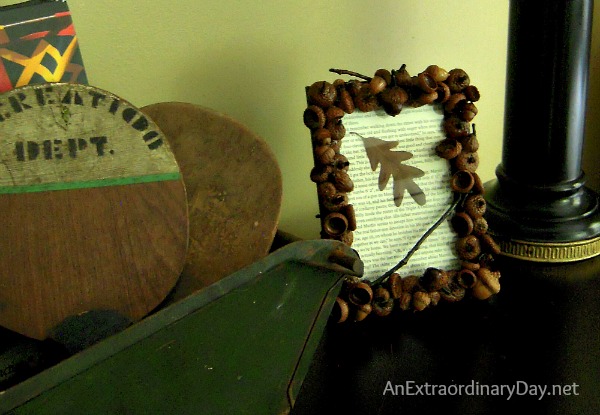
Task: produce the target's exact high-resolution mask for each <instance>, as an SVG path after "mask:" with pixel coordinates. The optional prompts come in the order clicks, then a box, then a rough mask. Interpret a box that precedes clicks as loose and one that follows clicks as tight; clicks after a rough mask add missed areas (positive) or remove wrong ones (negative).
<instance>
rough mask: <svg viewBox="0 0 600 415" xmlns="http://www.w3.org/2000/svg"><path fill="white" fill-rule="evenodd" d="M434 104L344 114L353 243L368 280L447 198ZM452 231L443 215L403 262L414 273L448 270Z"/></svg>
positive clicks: (414, 238) (439, 116)
mask: <svg viewBox="0 0 600 415" xmlns="http://www.w3.org/2000/svg"><path fill="white" fill-rule="evenodd" d="M443 119H444V114H443V110H442V108H441V106H434V107H431V106H422V107H419V108H405V109H403V110H402V114H401V115H399V116H397V117H391V116H389V115H388V114H386V113H385V112H384V111H383V110H382V109H379V110H376V111H372V112H360V111H355V112H353V113H352V114H347V115H346V116H345V117H344V125H345V127H346V135H345V137H344V139H343V141H342V152H343V154H344V155H345V156H346V157H347V158H348V160H349V163H350V165H349V167H350V168H349V170H348V173H349V175H350V178H351V179H352V181H353V183H354V189H353V191H352V192H349V193H348V203H349V204H351V205H352V206H353V207H354V212H355V217H356V222H357V224H358V225H357V228H356V230H355V231H354V238H353V243H352V248H354V249H356V250H357V251H358V252H359V255H360V257H361V259H362V260H363V262H364V265H365V273H364V276H365V277H366V278H367V279H369V280H373V279H376V278H377V277H379V276H381V275H382V274H384V273H385V272H386V271H387V270H389V269H390V268H392V267H393V266H394V265H395V264H396V263H398V261H399V260H400V259H402V258H403V257H404V256H405V255H406V254H407V253H408V252H409V251H410V249H411V248H412V247H413V246H414V245H415V244H416V243H417V242H418V240H419V238H420V237H421V236H422V235H423V233H424V232H426V231H427V230H428V229H429V228H430V227H431V226H432V225H433V223H434V222H435V221H436V220H437V219H438V218H439V217H440V216H442V215H443V214H444V212H445V211H446V210H447V209H448V206H450V204H451V203H452V200H453V193H452V190H451V188H450V186H449V181H450V168H449V166H448V161H447V160H445V159H443V158H440V157H439V156H438V155H437V154H436V153H435V148H436V145H437V144H438V143H439V142H440V141H442V140H444V138H445V133H444V130H443V127H442V123H443ZM456 238H457V236H456V233H455V232H454V231H453V229H452V227H451V225H450V221H449V220H446V221H444V222H443V223H442V224H441V225H440V226H439V227H438V228H437V229H436V230H435V231H434V232H433V233H432V234H431V236H429V237H428V238H427V240H426V241H425V242H424V243H423V244H422V245H421V246H420V248H419V249H418V250H417V251H416V252H415V254H414V255H413V256H412V257H411V260H410V261H409V263H408V264H407V265H406V266H404V267H403V269H402V271H403V273H404V274H421V273H422V272H423V270H424V269H426V268H427V267H435V268H440V269H455V268H457V267H458V266H459V262H460V261H459V260H458V258H457V256H456V253H455V252H454V245H455V241H456Z"/></svg>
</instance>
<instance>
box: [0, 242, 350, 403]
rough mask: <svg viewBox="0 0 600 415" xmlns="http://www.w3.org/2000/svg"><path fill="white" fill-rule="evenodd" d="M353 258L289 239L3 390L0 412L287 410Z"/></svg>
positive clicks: (332, 246) (345, 251)
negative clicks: (164, 306) (231, 271)
mask: <svg viewBox="0 0 600 415" xmlns="http://www.w3.org/2000/svg"><path fill="white" fill-rule="evenodd" d="M340 253H341V254H342V256H343V257H344V258H345V260H342V261H340V260H339V258H340ZM333 254H335V255H333ZM332 258H337V260H332ZM354 261H358V262H360V260H359V259H358V257H357V255H356V253H355V252H354V251H352V250H351V249H350V248H349V247H347V246H345V245H343V244H341V243H339V242H336V241H325V240H311V241H299V242H294V243H291V244H289V245H287V246H285V247H283V248H281V249H279V250H277V251H275V252H274V253H272V254H270V255H268V256H267V257H265V258H263V259H262V260H260V261H257V262H256V263H254V264H252V265H250V266H249V267H247V268H244V269H243V270H241V271H238V272H236V273H234V274H232V275H230V276H228V277H226V278H224V279H222V280H220V281H219V282H217V283H215V284H213V285H211V286H209V287H207V288H206V289H204V290H202V291H200V292H198V293H195V294H193V295H192V296H190V297H188V298H186V299H184V300H181V301H179V302H177V303H175V304H173V305H171V306H169V307H167V308H165V309H163V310H160V311H158V312H156V313H155V314H153V315H152V316H149V317H147V318H146V319H144V320H142V321H141V322H139V323H137V324H135V325H133V326H131V327H130V328H128V329H126V330H124V331H122V332H120V333H118V334H116V335H114V336H112V337H110V338H108V339H106V340H104V341H102V342H100V343H98V344H96V345H95V346H92V347H90V348H88V349H86V350H84V351H83V352H81V353H79V354H77V355H75V356H73V357H71V358H69V359H67V360H65V361H63V362H61V363H59V364H57V365H56V366H54V367H51V368H50V369H48V370H46V371H44V372H42V373H40V374H39V375H36V376H34V377H32V378H29V379H27V380H26V381H24V382H22V383H20V384H18V385H16V386H14V387H12V388H10V389H8V390H6V391H3V392H1V393H0V413H9V414H55V413H61V414H71V413H73V414H75V413H77V414H81V413H86V414H106V413H131V414H137V413H139V414H142V413H144V414H145V413H153V414H161V413H178V414H185V413H211V414H219V413H248V414H252V413H265V414H267V413H273V414H282V413H288V412H289V411H290V410H291V408H292V407H293V405H294V401H295V399H296V397H297V396H298V393H299V390H300V387H301V384H302V381H303V379H304V377H305V375H306V373H307V372H308V368H309V366H310V362H311V360H312V355H313V353H314V351H315V349H316V347H317V345H318V342H319V340H320V338H321V335H322V333H323V330H324V328H325V325H326V324H327V320H328V317H329V313H330V311H331V308H332V306H333V303H334V301H335V297H336V295H337V293H338V291H339V288H340V285H341V281H342V278H343V275H345V274H353V275H356V273H357V271H356V269H352V266H348V264H351V263H352V262H354ZM340 264H342V265H340Z"/></svg>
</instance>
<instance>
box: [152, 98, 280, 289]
mask: <svg viewBox="0 0 600 415" xmlns="http://www.w3.org/2000/svg"><path fill="white" fill-rule="evenodd" d="M142 111H143V112H144V113H145V114H147V115H148V116H149V117H150V118H152V120H154V122H156V124H157V125H158V126H159V127H160V128H161V130H162V131H163V132H164V133H165V136H166V137H167V139H168V140H169V143H170V145H171V148H172V149H173V153H174V154H175V157H176V159H177V161H178V163H179V166H180V168H181V171H182V174H183V180H184V182H185V184H186V188H187V192H188V193H187V195H188V203H189V214H190V247H189V250H188V257H187V261H186V265H185V268H184V271H183V273H182V275H181V278H180V280H179V283H178V285H177V289H176V290H175V293H176V294H175V295H176V298H181V297H184V296H186V295H188V294H190V293H192V292H194V291H196V290H198V289H200V288H203V287H206V286H208V285H210V284H212V283H214V282H216V281H218V280H219V279H221V278H223V277H225V276H227V275H229V274H231V273H233V272H234V271H237V270H239V269H241V268H243V267H245V266H247V265H250V264H251V263H253V262H255V261H256V260H258V259H260V258H261V257H264V256H265V255H266V254H267V253H268V252H269V248H270V246H271V244H272V242H273V238H274V235H275V231H276V229H277V223H278V220H279V212H280V209H281V195H282V182H281V172H280V170H279V166H278V164H277V162H276V160H275V157H274V155H273V153H272V151H271V150H270V148H269V146H268V145H267V144H266V143H265V141H264V140H263V139H262V138H260V137H258V136H257V135H256V134H253V133H252V132H251V131H249V130H248V129H247V128H246V127H244V126H243V125H241V124H240V123H239V122H236V121H234V120H233V119H231V118H229V117H227V116H225V115H223V114H219V113H217V112H215V111H213V110H210V109H207V108H202V107H200V106H197V105H193V104H187V103H179V102H168V103H158V104H153V105H149V106H147V107H143V108H142Z"/></svg>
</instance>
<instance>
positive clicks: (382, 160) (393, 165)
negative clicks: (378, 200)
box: [354, 133, 426, 206]
mask: <svg viewBox="0 0 600 415" xmlns="http://www.w3.org/2000/svg"><path fill="white" fill-rule="evenodd" d="M354 134H356V133H354ZM356 135H358V136H359V137H360V138H361V139H362V141H363V144H364V146H365V150H366V152H367V157H368V158H369V161H370V163H371V169H372V170H373V171H375V170H377V166H381V167H380V170H379V190H384V189H385V188H386V186H387V184H388V182H389V180H390V176H392V177H393V178H394V191H393V194H394V204H395V205H396V206H400V205H401V204H402V199H403V198H404V191H405V190H407V191H408V193H409V194H410V195H411V197H412V198H413V199H414V201H415V202H417V203H418V204H419V205H421V206H423V205H424V204H425V202H426V197H425V193H423V190H421V188H420V187H419V186H418V185H417V184H416V183H415V182H414V180H413V179H416V178H418V177H423V176H424V175H425V172H423V170H421V169H417V168H416V167H412V166H406V165H404V164H402V162H403V161H406V160H408V159H410V158H412V156H413V155H412V153H409V152H408V151H392V149H393V148H395V147H396V146H397V145H398V143H399V142H398V141H385V140H380V139H379V138H375V137H363V136H361V135H360V134H356Z"/></svg>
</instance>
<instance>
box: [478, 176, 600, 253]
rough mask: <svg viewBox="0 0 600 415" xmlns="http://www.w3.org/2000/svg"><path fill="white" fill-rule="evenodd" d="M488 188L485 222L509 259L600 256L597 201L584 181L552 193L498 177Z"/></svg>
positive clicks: (556, 187)
mask: <svg viewBox="0 0 600 415" xmlns="http://www.w3.org/2000/svg"><path fill="white" fill-rule="evenodd" d="M496 175H497V177H498V179H497V180H493V181H491V182H488V183H486V201H487V213H486V219H487V221H488V224H489V226H490V231H491V233H492V234H493V235H494V236H495V238H496V240H497V242H498V243H499V245H500V247H501V249H502V253H503V254H504V255H506V256H510V257H515V258H519V259H524V260H529V261H536V262H572V261H580V260H583V259H588V258H592V257H594V256H596V255H600V201H599V196H598V195H597V194H596V193H595V192H594V191H593V190H591V189H589V188H588V187H586V186H584V178H583V176H581V178H580V179H579V180H577V181H574V182H568V183H563V184H560V185H554V186H552V187H543V186H529V185H524V184H522V183H517V182H514V181H511V180H510V178H508V177H507V176H506V175H504V174H503V171H502V168H501V167H499V168H498V169H497V171H496Z"/></svg>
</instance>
